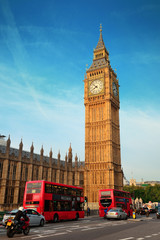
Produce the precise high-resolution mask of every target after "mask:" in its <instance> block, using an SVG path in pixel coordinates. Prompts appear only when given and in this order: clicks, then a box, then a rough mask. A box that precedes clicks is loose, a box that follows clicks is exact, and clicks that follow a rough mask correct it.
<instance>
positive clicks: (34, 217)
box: [2, 209, 45, 227]
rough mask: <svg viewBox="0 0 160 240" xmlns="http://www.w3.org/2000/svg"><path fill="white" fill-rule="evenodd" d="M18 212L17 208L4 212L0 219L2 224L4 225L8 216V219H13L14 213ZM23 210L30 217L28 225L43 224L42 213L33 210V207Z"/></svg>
mask: <svg viewBox="0 0 160 240" xmlns="http://www.w3.org/2000/svg"><path fill="white" fill-rule="evenodd" d="M17 212H18V209H14V210H12V211H10V212H8V213H6V214H5V215H4V216H3V220H2V224H3V225H4V226H5V225H6V224H5V221H6V220H7V219H8V218H10V219H14V218H15V215H16V213H17ZM23 212H25V213H26V214H27V216H28V217H29V219H30V222H29V225H30V226H41V227H43V226H44V223H45V217H44V216H43V215H41V214H40V213H38V212H37V211H35V210H33V209H24V210H23Z"/></svg>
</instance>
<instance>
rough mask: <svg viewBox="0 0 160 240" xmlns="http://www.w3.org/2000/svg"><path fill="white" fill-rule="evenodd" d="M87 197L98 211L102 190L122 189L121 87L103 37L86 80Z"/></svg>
mask: <svg viewBox="0 0 160 240" xmlns="http://www.w3.org/2000/svg"><path fill="white" fill-rule="evenodd" d="M84 105H85V177H84V188H85V196H87V198H88V203H89V204H90V206H91V207H92V208H97V206H98V205H97V203H98V190H99V189H107V188H114V189H122V187H123V172H122V169H121V154H120V126H119V108H120V106H119V83H118V79H117V74H116V73H115V72H114V70H113V69H112V68H111V65H110V61H109V53H108V51H107V49H106V47H105V45H104V42H103V38H102V27H101V26H100V37H99V41H98V44H97V46H96V48H95V49H94V57H93V63H92V65H91V66H90V68H89V69H88V70H87V71H86V76H85V79H84Z"/></svg>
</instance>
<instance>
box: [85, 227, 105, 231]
mask: <svg viewBox="0 0 160 240" xmlns="http://www.w3.org/2000/svg"><path fill="white" fill-rule="evenodd" d="M100 228H104V227H91V228H85V229H82V230H81V231H82V232H83V231H89V230H94V229H100Z"/></svg>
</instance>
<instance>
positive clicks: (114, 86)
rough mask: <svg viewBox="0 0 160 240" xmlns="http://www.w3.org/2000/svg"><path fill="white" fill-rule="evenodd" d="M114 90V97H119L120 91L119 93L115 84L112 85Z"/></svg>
mask: <svg viewBox="0 0 160 240" xmlns="http://www.w3.org/2000/svg"><path fill="white" fill-rule="evenodd" d="M112 89H113V94H114V96H117V95H118V91H117V85H116V83H115V82H113V83H112Z"/></svg>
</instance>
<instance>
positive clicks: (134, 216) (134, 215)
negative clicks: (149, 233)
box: [132, 211, 136, 219]
mask: <svg viewBox="0 0 160 240" xmlns="http://www.w3.org/2000/svg"><path fill="white" fill-rule="evenodd" d="M132 216H133V219H136V212H135V211H133V214H132Z"/></svg>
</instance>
